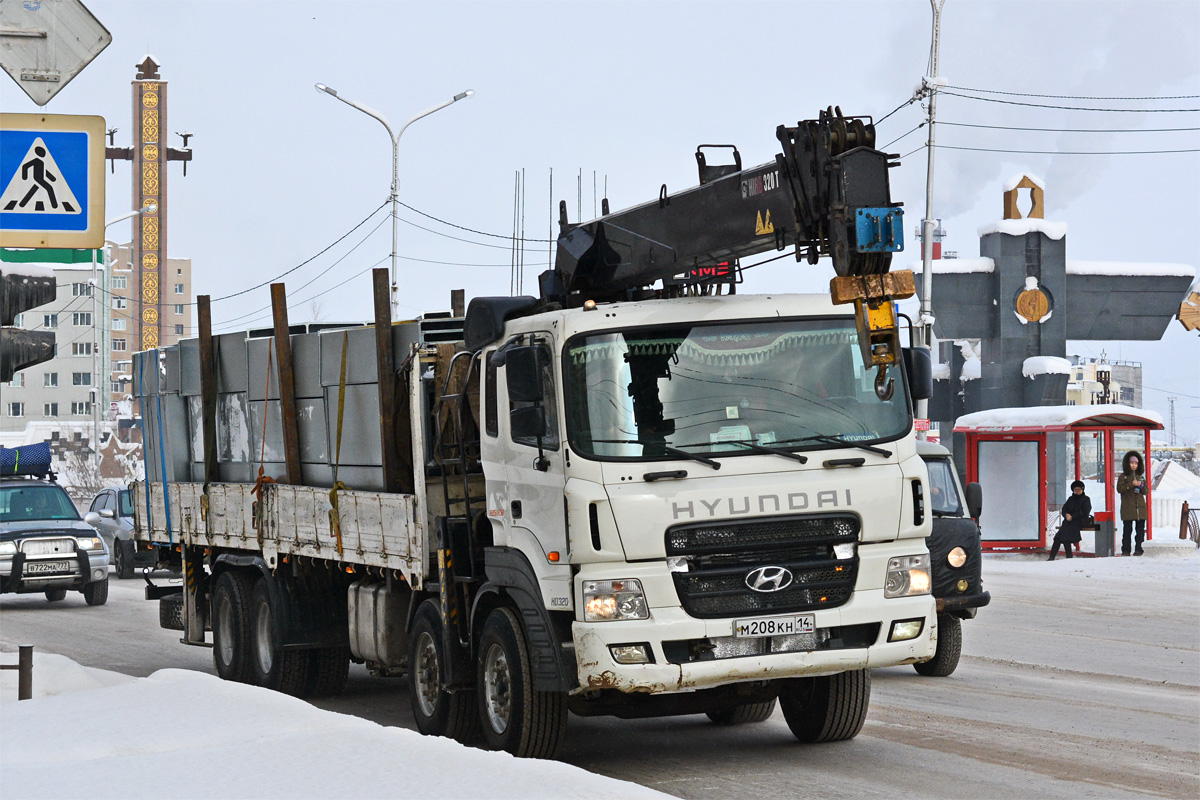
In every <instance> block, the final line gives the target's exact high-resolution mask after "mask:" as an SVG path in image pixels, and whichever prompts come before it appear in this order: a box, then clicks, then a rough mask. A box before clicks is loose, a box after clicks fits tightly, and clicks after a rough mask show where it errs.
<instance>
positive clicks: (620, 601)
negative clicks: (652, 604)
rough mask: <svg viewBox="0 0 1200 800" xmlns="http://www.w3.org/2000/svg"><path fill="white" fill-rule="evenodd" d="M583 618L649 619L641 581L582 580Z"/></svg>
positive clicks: (600, 620) (602, 619) (592, 620)
mask: <svg viewBox="0 0 1200 800" xmlns="http://www.w3.org/2000/svg"><path fill="white" fill-rule="evenodd" d="M583 618H584V620H585V621H587V622H606V621H609V620H624V619H649V618H650V608H649V607H648V606H647V605H646V595H644V594H643V593H642V582H641V581H639V580H636V579H630V580H624V581H584V583H583Z"/></svg>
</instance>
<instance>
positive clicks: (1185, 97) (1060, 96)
mask: <svg viewBox="0 0 1200 800" xmlns="http://www.w3.org/2000/svg"><path fill="white" fill-rule="evenodd" d="M942 88H944V89H958V90H959V91H960V92H979V93H980V94H1003V95H1009V96H1012V97H1045V98H1049V99H1053V100H1193V99H1195V98H1197V97H1200V95H1196V94H1180V95H1171V96H1162V97H1156V96H1147V97H1104V96H1097V95H1091V96H1088V95H1075V94H1033V93H1031V92H1001V91H998V90H996V89H971V88H968V87H966V86H944V87H942Z"/></svg>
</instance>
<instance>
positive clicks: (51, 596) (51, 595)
mask: <svg viewBox="0 0 1200 800" xmlns="http://www.w3.org/2000/svg"><path fill="white" fill-rule="evenodd" d="M66 598H67V590H66V589H47V590H46V600H47V601H49V602H51V603H57V602H58V601H59V600H65V599H66Z"/></svg>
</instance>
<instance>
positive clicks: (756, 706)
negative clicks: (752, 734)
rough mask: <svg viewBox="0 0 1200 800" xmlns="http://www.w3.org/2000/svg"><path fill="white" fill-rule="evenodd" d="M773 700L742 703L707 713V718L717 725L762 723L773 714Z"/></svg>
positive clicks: (774, 702)
mask: <svg viewBox="0 0 1200 800" xmlns="http://www.w3.org/2000/svg"><path fill="white" fill-rule="evenodd" d="M775 705H776V701H775V699H774V698H772V699H770V700H764V701H763V702H761V703H743V704H742V705H740V706H734V707H733V708H727V709H725V710H724V711H709V712H707V714H708V718H709V719H711V720H712V721H713V722H715V723H717V724H718V725H742V724H745V723H747V722H763V721H765V720H768V719H770V718H771V715H772V714H774V713H775Z"/></svg>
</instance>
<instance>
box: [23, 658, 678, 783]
mask: <svg viewBox="0 0 1200 800" xmlns="http://www.w3.org/2000/svg"><path fill="white" fill-rule="evenodd" d="M15 662H16V654H14V653H5V654H4V663H6V664H11V663H15ZM0 675H2V676H3V677H2V678H0V702H2V705H0V732H2V734H0V735H2V737H3V738H2V742H3V743H2V744H0V797H4V798H7V799H8V800H18V798H19V799H20V800H36V798H53V799H54V800H66V798H81V797H87V798H106V797H109V798H122V800H133V798H197V799H199V798H204V799H205V800H207V799H208V798H255V800H265V798H287V799H288V800H296V798H339V797H370V796H380V797H386V796H389V795H393V794H395V795H409V796H413V797H420V798H421V799H422V800H436V798H484V797H486V798H509V797H511V798H522V800H525V798H597V797H620V798H622V800H625V799H626V798H628V799H629V800H633V799H635V798H654V797H668V796H669V795H664V794H661V793H659V792H656V791H654V790H652V789H647V788H645V787H643V786H639V785H637V784H634V783H628V782H626V781H619V780H614V779H612V778H605V777H602V776H599V775H593V774H592V773H590V772H586V771H585V770H582V769H579V768H578V767H573V766H570V765H569V764H562V763H558V762H555V761H532V760H523V759H516V758H513V757H512V756H510V755H508V754H507V753H491V752H485V751H483V750H475V749H471V748H467V747H463V746H462V745H459V744H457V743H456V742H453V741H451V740H450V739H440V738H432V737H426V736H421V735H420V734H419V733H416V732H414V731H409V730H404V729H402V728H390V727H384V726H382V725H377V724H376V723H374V722H369V721H367V720H363V719H359V718H358V717H353V716H349V715H346V714H335V713H333V712H330V711H323V710H321V709H319V708H315V707H313V706H311V705H309V704H308V703H306V702H304V701H302V700H297V699H295V698H292V697H288V696H286V695H282V694H278V693H277V692H271V691H267V690H266V689H259V688H257V687H253V686H246V685H244V684H240V683H227V682H225V681H222V680H220V679H219V678H216V677H213V676H212V675H205V674H203V673H199V672H191V671H188V670H180V669H165V670H160V671H158V672H156V673H154V674H153V675H151V676H150V677H148V678H132V677H129V676H127V675H122V674H120V673H116V672H109V671H107V670H100V669H92V668H89V667H83V666H80V665H79V664H76V663H75V662H74V661H71V660H70V659H68V658H65V657H63V656H57V655H52V654H49V653H36V652H35V653H34V678H33V685H34V697H33V699H32V700H28V701H24V702H16V697H17V674H16V671H15V670H5V671H4V672H2V673H0ZM389 787H390V788H389ZM405 787H407V788H405ZM417 787H420V790H419V791H416V788H417Z"/></svg>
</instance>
